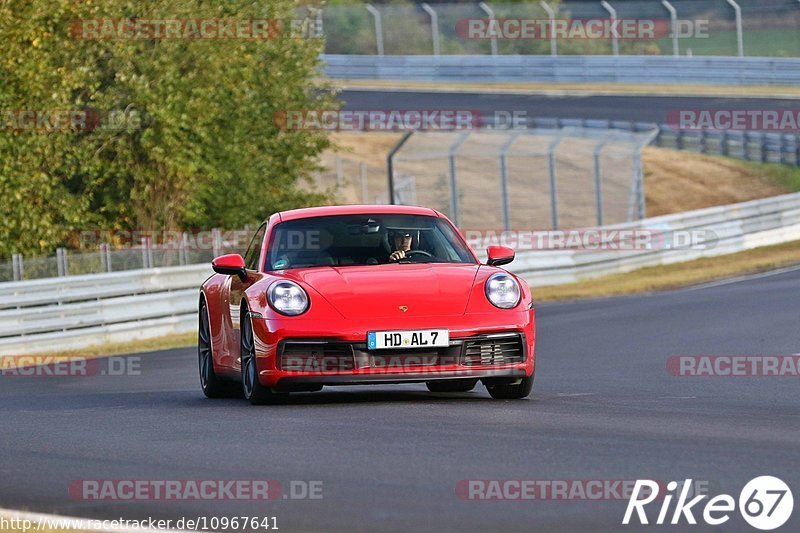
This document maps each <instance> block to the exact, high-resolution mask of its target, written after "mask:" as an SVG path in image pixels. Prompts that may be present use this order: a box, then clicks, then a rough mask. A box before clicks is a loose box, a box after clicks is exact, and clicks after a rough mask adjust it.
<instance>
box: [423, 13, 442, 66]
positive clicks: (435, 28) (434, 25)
mask: <svg viewBox="0 0 800 533" xmlns="http://www.w3.org/2000/svg"><path fill="white" fill-rule="evenodd" d="M420 5H421V6H422V9H424V10H425V12H426V13H427V14H428V15H429V16H430V17H431V39H432V40H433V55H435V56H438V55H439V53H440V52H441V49H440V48H439V15H438V14H437V13H436V11H435V10H434V9H433V8H432V7H431V6H429V5H428V4H426V3H425V2H423V3H422V4H420Z"/></svg>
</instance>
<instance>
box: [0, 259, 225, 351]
mask: <svg viewBox="0 0 800 533" xmlns="http://www.w3.org/2000/svg"><path fill="white" fill-rule="evenodd" d="M210 274H211V268H210V266H209V265H208V264H202V265H192V266H184V267H170V268H154V269H147V270H131V271H126V272H115V273H111V274H89V275H83V276H71V277H69V278H50V279H41V280H31V281H19V282H10V283H2V284H0V355H18V354H26V353H32V352H37V351H39V352H41V351H47V352H56V351H64V350H71V349H80V348H84V347H86V346H90V345H93V344H102V343H105V342H125V341H130V340H134V339H144V338H151V337H158V336H162V335H167V334H171V333H184V332H191V331H194V330H195V329H196V327H197V299H198V288H199V286H200V284H201V283H202V282H203V280H205V279H206V278H207V277H208V276H209V275H210Z"/></svg>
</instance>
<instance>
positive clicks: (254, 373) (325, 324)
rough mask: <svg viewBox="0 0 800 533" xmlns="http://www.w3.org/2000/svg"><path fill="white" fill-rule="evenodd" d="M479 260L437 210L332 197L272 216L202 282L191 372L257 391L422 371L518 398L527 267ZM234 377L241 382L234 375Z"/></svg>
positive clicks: (497, 250)
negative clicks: (343, 202)
mask: <svg viewBox="0 0 800 533" xmlns="http://www.w3.org/2000/svg"><path fill="white" fill-rule="evenodd" d="M513 259H514V251H513V250H512V249H510V248H505V247H501V246H490V247H489V249H488V260H487V262H486V264H481V263H480V261H479V260H478V258H477V256H476V255H475V253H474V252H473V251H472V249H471V248H470V247H469V245H468V244H467V243H466V242H465V241H464V239H463V237H462V236H461V234H460V233H459V231H458V230H457V229H456V228H455V227H454V226H453V224H452V223H451V222H450V221H449V220H448V219H447V217H445V216H444V215H442V214H441V213H439V212H437V211H435V210H433V209H426V208H422V207H409V206H363V205H357V206H335V207H315V208H307V209H297V210H293V211H285V212H282V213H276V214H274V215H272V216H271V217H270V218H269V220H267V221H266V222H264V223H263V224H262V225H261V226H260V227H259V228H258V231H256V234H255V236H254V237H253V239H252V241H251V243H250V246H249V247H248V250H247V252H246V253H245V255H244V257H242V256H240V255H238V254H232V255H225V256H222V257H218V258H216V259H215V260H214V261H213V263H212V266H213V269H214V272H216V274H214V275H212V276H211V277H210V278H208V280H206V281H205V283H203V285H202V288H201V291H200V308H199V309H200V314H199V322H200V324H199V336H198V337H199V339H198V341H199V342H198V352H199V363H200V382H201V386H202V388H203V392H204V393H205V395H206V396H208V397H220V396H223V395H227V394H230V392H231V389H232V387H235V388H241V389H242V390H243V391H244V396H245V398H247V399H248V400H250V402H251V403H253V404H264V403H277V402H281V401H283V400H285V399H286V398H287V397H288V395H289V393H291V392H300V391H319V390H321V389H322V387H323V386H325V385H366V384H379V383H380V384H386V383H414V382H416V383H422V382H424V383H425V384H426V385H427V387H428V389H429V390H430V391H432V392H442V393H444V392H467V391H470V390H472V389H473V388H474V387H475V386H476V385H477V383H478V381H479V380H480V381H481V382H482V383H483V384H484V385H485V386H486V388H487V390H488V391H489V394H490V395H491V396H492V397H493V398H503V399H514V398H524V397H526V396H528V395H529V394H530V392H531V388H532V386H533V377H534V366H535V365H534V345H535V328H534V310H533V304H532V300H531V291H530V289H529V288H528V285H527V283H525V281H524V280H522V279H519V278H517V277H516V276H514V275H513V274H511V273H509V272H507V271H505V270H503V269H502V268H499V267H500V265H504V264H507V263H510V262H511V261H512V260H513ZM240 383H241V384H240Z"/></svg>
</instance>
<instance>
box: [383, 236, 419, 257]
mask: <svg viewBox="0 0 800 533" xmlns="http://www.w3.org/2000/svg"><path fill="white" fill-rule="evenodd" d="M413 240H414V239H412V238H411V232H409V231H403V230H400V231H394V232H392V234H391V235H390V239H389V242H390V244H391V245H392V250H393V251H392V253H391V254H389V261H399V260H401V259H405V257H406V252H409V251H411V243H412V242H413Z"/></svg>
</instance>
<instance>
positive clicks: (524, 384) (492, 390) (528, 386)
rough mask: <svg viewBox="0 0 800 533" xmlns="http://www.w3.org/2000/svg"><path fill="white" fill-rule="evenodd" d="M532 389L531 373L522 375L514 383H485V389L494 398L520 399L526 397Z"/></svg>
mask: <svg viewBox="0 0 800 533" xmlns="http://www.w3.org/2000/svg"><path fill="white" fill-rule="evenodd" d="M532 389H533V374H531V375H530V376H527V377H524V378H522V379H521V380H520V382H519V383H517V384H516V385H510V384H497V385H487V386H486V390H488V391H489V395H491V397H492V398H494V399H495V400H521V399H522V398H526V397H527V396H528V395H529V394H530V393H531V390H532Z"/></svg>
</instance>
